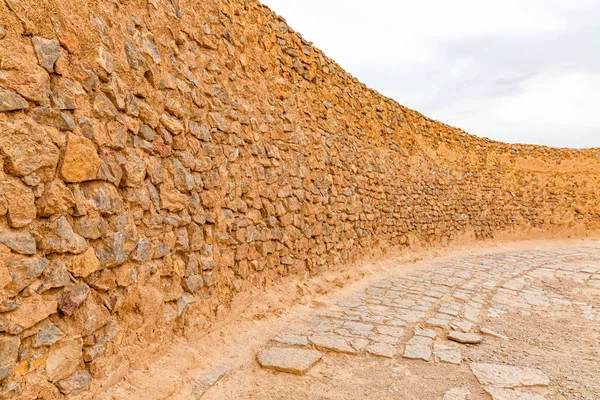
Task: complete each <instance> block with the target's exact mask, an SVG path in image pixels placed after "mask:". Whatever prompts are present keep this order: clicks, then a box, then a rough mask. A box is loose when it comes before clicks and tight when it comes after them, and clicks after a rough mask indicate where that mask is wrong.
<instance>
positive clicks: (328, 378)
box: [98, 240, 600, 400]
mask: <svg viewBox="0 0 600 400" xmlns="http://www.w3.org/2000/svg"><path fill="white" fill-rule="evenodd" d="M599 243H600V242H598V241H593V240H587V241H580V242H577V241H571V242H569V241H563V242H557V244H556V246H553V245H548V244H544V243H542V244H541V245H540V246H539V247H536V246H537V245H530V244H516V245H515V247H514V248H513V247H511V248H512V250H503V248H500V249H493V250H486V251H482V252H479V250H477V251H478V253H473V254H469V255H458V256H457V255H455V256H450V257H444V258H438V259H431V260H429V261H421V262H419V263H417V264H415V265H407V264H404V265H401V264H403V262H402V261H401V260H400V259H392V260H385V263H386V265H390V266H391V271H392V272H391V273H387V272H382V273H385V274H386V275H378V276H385V278H384V279H379V280H377V279H374V280H372V281H370V282H373V283H370V284H367V283H366V282H365V283H364V284H361V285H360V287H361V289H357V288H356V287H347V288H344V290H343V292H342V293H338V294H333V295H326V296H325V298H326V300H327V303H321V302H320V301H317V302H316V303H318V304H317V305H314V306H311V307H310V308H308V307H306V308H305V309H302V310H301V311H298V312H296V311H293V310H290V313H289V315H288V316H285V317H284V318H281V319H278V317H276V316H273V315H271V316H270V318H271V319H268V320H262V319H256V320H249V319H242V321H238V322H234V323H233V324H231V325H227V326H228V328H224V329H226V330H225V331H223V332H221V331H215V332H214V334H212V336H211V337H207V338H204V339H202V340H199V341H188V342H184V343H182V344H181V345H180V346H178V347H176V348H174V349H173V350H172V351H171V352H170V353H169V354H167V355H166V356H165V357H163V358H161V359H160V360H158V361H157V362H155V363H154V364H152V365H150V366H149V367H148V368H146V369H144V370H132V371H130V373H129V374H128V375H127V376H126V378H125V379H124V380H122V381H121V382H120V383H119V384H117V385H116V386H115V387H113V388H111V389H110V390H109V391H108V392H105V393H104V394H103V395H102V396H101V397H98V398H100V399H102V400H109V399H110V400H116V399H118V400H137V399H145V400H146V399H150V400H159V399H161V400H162V399H175V400H190V399H192V400H198V399H202V400H205V399H219V400H220V399H223V400H229V399H236V400H237V399H261V400H279V399H286V400H287V399H293V400H332V399H378V400H380V399H411V400H421V399H422V400H490V399H492V400H544V399H545V400H554V399H558V400H566V399H569V400H597V399H600V383H599V382H598V379H597V377H598V376H600V245H599ZM463 254H464V253H463ZM386 271H387V270H386ZM366 285H368V286H366ZM346 289H347V290H346ZM338 296H339V297H338ZM263 328H264V329H263ZM505 335H506V336H505ZM209 358H210V361H209ZM261 367H262V368H261ZM273 370H275V371H273Z"/></svg>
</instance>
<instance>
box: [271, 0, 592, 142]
mask: <svg viewBox="0 0 600 400" xmlns="http://www.w3.org/2000/svg"><path fill="white" fill-rule="evenodd" d="M264 2H265V3H266V4H267V5H268V6H270V7H271V8H272V9H273V10H274V11H275V12H277V13H279V14H280V15H282V16H283V17H284V18H286V20H287V21H288V23H289V24H290V25H291V26H292V28H294V29H295V30H297V31H299V32H300V33H301V34H302V35H303V36H304V38H305V39H307V40H311V41H313V42H314V43H315V45H316V46H317V47H319V48H321V49H322V50H323V51H324V52H325V53H326V54H327V55H328V56H329V57H331V58H333V59H335V60H336V61H337V62H338V63H339V64H340V65H341V66H342V67H343V68H345V69H346V70H347V71H349V72H350V73H352V74H353V75H355V76H357V77H358V78H359V79H361V80H362V81H363V82H365V83H366V84H368V85H369V86H371V87H373V88H374V89H377V90H378V91H380V92H381V93H383V94H385V95H387V96H390V97H392V98H394V99H395V100H396V101H398V102H399V103H401V104H404V105H406V106H408V107H411V108H414V109H417V110H418V111H421V112H422V113H424V114H425V115H427V116H429V117H432V118H435V119H438V120H440V121H444V122H446V123H449V124H450V125H454V126H459V127H461V128H463V129H465V130H467V131H468V132H470V133H473V134H476V135H479V136H486V137H490V138H492V139H496V140H503V141H511V142H527V143H540V144H548V145H556V146H568V147H589V146H596V147H600V112H598V111H597V108H598V107H597V106H596V105H597V104H600V94H598V93H597V92H598V89H600V52H598V51H597V49H598V48H600V26H598V24H597V21H598V20H599V19H600V2H597V1H595V0H571V1H569V0H529V1H527V2H525V1H522V0H505V1H503V2H482V1H480V0H479V1H476V0H454V1H445V0H424V1H419V2H415V1H410V2H409V1H398V0H370V1H369V2H365V1H364V0H318V1H317V0H303V1H290V0H264Z"/></svg>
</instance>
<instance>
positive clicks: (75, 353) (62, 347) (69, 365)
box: [46, 337, 83, 382]
mask: <svg viewBox="0 0 600 400" xmlns="http://www.w3.org/2000/svg"><path fill="white" fill-rule="evenodd" d="M82 350H83V339H82V338H81V337H75V338H71V339H65V340H62V341H60V342H59V343H57V344H55V345H54V346H52V348H51V349H50V352H49V354H48V358H47V359H46V375H47V376H48V380H49V381H51V382H58V381H60V380H63V379H66V378H68V377H70V376H71V375H72V374H73V373H74V372H75V371H76V370H77V368H78V367H79V365H80V364H82V363H83V356H82Z"/></svg>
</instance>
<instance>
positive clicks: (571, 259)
mask: <svg viewBox="0 0 600 400" xmlns="http://www.w3.org/2000/svg"><path fill="white" fill-rule="evenodd" d="M599 261H600V251H599V249H596V248H593V247H587V248H586V247H583V248H567V249H556V250H522V251H512V252H504V253H492V254H483V255H481V254H479V255H473V256H464V257H456V258H454V259H445V260H441V261H434V262H432V263H431V265H429V266H428V267H426V268H423V269H419V270H416V271H410V272H402V273H399V274H397V275H392V276H390V277H388V278H386V279H382V280H380V281H378V282H375V283H374V284H372V285H371V286H369V287H367V288H366V289H364V290H362V291H360V292H358V293H354V294H352V295H351V296H349V297H348V298H346V299H344V300H341V301H338V302H337V303H336V304H334V305H331V306H329V307H327V308H326V309H321V310H318V311H315V312H314V313H312V314H311V315H308V316H306V317H305V318H303V319H302V320H301V321H296V322H294V323H292V324H290V325H289V326H288V327H286V328H285V329H284V330H283V331H282V332H281V333H280V334H279V335H278V336H276V337H275V338H273V341H274V342H277V343H276V344H285V345H287V346H291V347H294V348H302V349H311V348H312V349H318V350H319V351H321V352H323V353H325V354H326V353H328V352H336V353H345V354H352V355H353V356H361V355H363V356H367V355H369V356H373V357H385V358H396V357H403V358H404V359H405V360H406V362H414V361H412V360H421V362H423V361H427V362H442V363H450V364H461V363H462V362H463V360H462V352H461V346H462V345H464V344H468V345H473V346H476V345H478V344H479V343H481V342H482V341H483V340H484V335H485V336H487V337H489V338H490V340H498V339H500V340H510V338H508V337H506V336H504V335H502V334H501V333H497V332H494V331H493V330H490V329H489V328H487V327H485V326H481V325H480V324H481V323H482V322H483V321H484V320H485V319H488V318H496V317H499V316H501V315H503V314H505V313H509V312H510V313H517V314H521V315H524V316H527V315H530V314H531V313H532V312H536V311H552V310H560V309H562V308H565V307H573V306H575V307H576V308H578V309H579V310H580V311H581V313H582V315H583V316H584V317H585V318H587V319H589V320H593V321H600V307H598V306H597V305H595V304H586V303H582V302H573V301H571V300H569V299H568V298H564V297H563V296H562V295H560V294H558V293H554V292H552V291H550V290H549V289H548V288H547V286H546V285H544V284H543V283H544V281H547V280H553V279H554V280H556V279H572V280H574V281H576V282H578V283H581V284H585V285H589V286H590V287H596V285H597V284H598V282H600V268H596V267H593V266H591V265H598V262H599ZM586 264H587V265H586ZM492 338H493V339H492ZM456 342H458V343H460V344H458V343H456ZM271 367H272V366H271ZM470 367H471V370H472V372H473V373H474V375H475V376H476V377H477V379H478V381H479V382H480V384H481V385H482V386H484V387H485V390H487V392H488V393H489V394H490V396H491V397H492V398H493V399H494V400H543V399H544V397H543V396H541V395H539V394H535V393H527V392H526V391H523V390H522V389H514V388H521V387H527V386H545V385H548V384H549V382H550V380H549V378H548V377H547V376H546V375H545V374H544V372H543V371H541V370H539V369H533V368H524V367H520V366H512V365H502V364H485V363H474V364H471V365H470ZM278 369H280V370H284V369H285V368H278ZM306 369H307V368H297V370H303V371H306ZM453 390H454V389H453ZM468 396H469V395H468V394H467V393H466V392H464V390H463V388H455V390H454V391H452V390H451V391H449V392H447V393H446V395H444V399H464V398H468Z"/></svg>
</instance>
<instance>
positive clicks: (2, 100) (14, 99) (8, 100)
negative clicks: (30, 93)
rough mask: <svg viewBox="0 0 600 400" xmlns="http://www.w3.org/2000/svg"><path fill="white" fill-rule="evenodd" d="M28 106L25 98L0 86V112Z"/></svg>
mask: <svg viewBox="0 0 600 400" xmlns="http://www.w3.org/2000/svg"><path fill="white" fill-rule="evenodd" d="M27 107H29V104H28V103H27V100H25V99H24V98H22V97H21V96H19V95H18V94H16V93H14V92H11V91H9V90H5V89H2V88H0V112H4V111H18V110H23V109H25V108H27Z"/></svg>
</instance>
